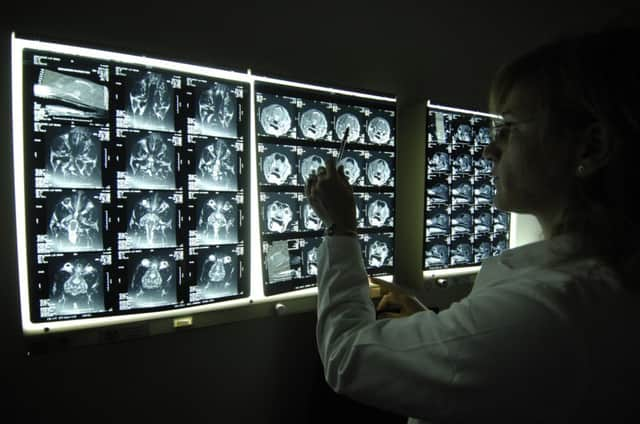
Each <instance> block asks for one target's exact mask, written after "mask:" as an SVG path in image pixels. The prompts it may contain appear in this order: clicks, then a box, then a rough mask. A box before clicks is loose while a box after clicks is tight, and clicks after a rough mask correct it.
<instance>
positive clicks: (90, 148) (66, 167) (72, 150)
mask: <svg viewBox="0 0 640 424" xmlns="http://www.w3.org/2000/svg"><path fill="white" fill-rule="evenodd" d="M40 128H41V129H43V130H45V132H44V134H43V136H42V141H44V149H45V151H44V160H45V178H44V184H43V186H44V187H62V188H101V187H102V169H103V150H102V146H103V141H108V139H109V132H108V130H106V131H105V130H100V129H98V128H95V127H80V126H78V127H75V126H70V125H62V126H61V127H57V128H56V127H48V126H40Z"/></svg>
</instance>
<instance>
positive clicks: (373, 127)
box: [367, 116, 391, 144]
mask: <svg viewBox="0 0 640 424" xmlns="http://www.w3.org/2000/svg"><path fill="white" fill-rule="evenodd" d="M367 136H368V137H369V141H371V142H372V143H373V144H388V143H389V140H391V126H390V125H389V121H387V120H386V119H384V118H382V117H380V116H376V117H375V118H373V119H371V120H370V121H369V123H368V124H367Z"/></svg>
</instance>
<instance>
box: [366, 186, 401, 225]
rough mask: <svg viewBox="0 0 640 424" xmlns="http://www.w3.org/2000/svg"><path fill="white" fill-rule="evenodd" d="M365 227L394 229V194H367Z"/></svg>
mask: <svg viewBox="0 0 640 424" xmlns="http://www.w3.org/2000/svg"><path fill="white" fill-rule="evenodd" d="M365 199H366V200H365V206H364V208H365V213H366V222H365V226H366V227H368V228H376V229H380V228H384V227H393V221H394V216H395V213H394V194H393V193H365Z"/></svg>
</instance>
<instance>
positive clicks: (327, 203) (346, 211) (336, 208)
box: [304, 157, 356, 233]
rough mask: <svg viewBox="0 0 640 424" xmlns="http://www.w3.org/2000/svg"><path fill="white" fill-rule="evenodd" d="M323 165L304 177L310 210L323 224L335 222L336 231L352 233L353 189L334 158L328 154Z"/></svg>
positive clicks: (333, 223)
mask: <svg viewBox="0 0 640 424" xmlns="http://www.w3.org/2000/svg"><path fill="white" fill-rule="evenodd" d="M326 165H327V166H326V168H325V167H320V168H318V172H317V174H311V176H310V177H309V178H308V179H307V184H306V186H305V189H304V192H305V195H306V196H307V198H308V199H309V203H310V204H311V207H312V208H313V210H314V211H315V212H316V213H317V214H318V216H319V217H320V219H322V221H323V222H324V224H325V225H326V226H327V227H330V226H332V225H335V231H336V233H342V232H355V230H356V205H355V199H354V197H353V189H352V188H351V185H350V184H349V181H348V180H347V177H346V176H345V175H344V170H343V168H342V166H341V167H340V168H339V169H336V164H335V159H334V158H333V157H329V159H328V160H327V163H326Z"/></svg>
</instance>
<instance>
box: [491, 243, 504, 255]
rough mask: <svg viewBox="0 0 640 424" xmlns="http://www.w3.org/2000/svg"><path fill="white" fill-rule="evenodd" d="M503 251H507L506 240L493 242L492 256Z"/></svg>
mask: <svg viewBox="0 0 640 424" xmlns="http://www.w3.org/2000/svg"><path fill="white" fill-rule="evenodd" d="M505 250H507V241H506V240H497V241H494V245H493V255H494V256H498V255H500V254H501V253H502V252H504V251H505Z"/></svg>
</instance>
